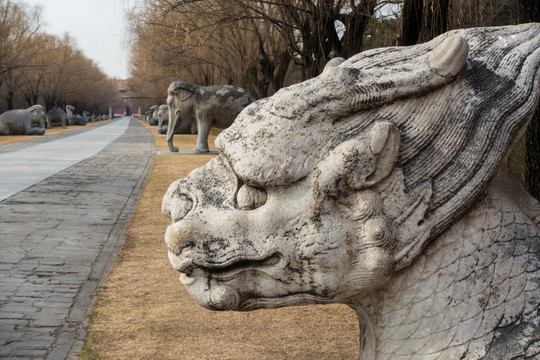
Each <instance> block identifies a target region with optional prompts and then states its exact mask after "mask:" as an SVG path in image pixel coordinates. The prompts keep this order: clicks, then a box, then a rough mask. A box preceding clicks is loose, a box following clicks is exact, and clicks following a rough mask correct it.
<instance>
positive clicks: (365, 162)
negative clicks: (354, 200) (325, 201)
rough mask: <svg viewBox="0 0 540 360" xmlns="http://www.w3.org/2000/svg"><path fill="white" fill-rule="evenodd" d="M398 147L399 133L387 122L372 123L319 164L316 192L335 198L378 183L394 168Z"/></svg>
mask: <svg viewBox="0 0 540 360" xmlns="http://www.w3.org/2000/svg"><path fill="white" fill-rule="evenodd" d="M399 144H400V133H399V130H398V129H397V128H396V127H395V126H394V125H393V124H392V123H391V122H388V121H380V122H377V123H375V124H374V125H372V126H371V128H369V129H368V130H367V131H364V132H363V133H361V134H360V135H358V136H357V137H355V138H353V139H350V140H347V141H345V142H343V143H341V144H340V145H339V146H337V147H336V148H334V149H333V150H332V151H331V152H330V154H329V155H328V156H327V157H326V158H325V159H323V160H322V161H321V162H319V164H318V166H317V168H318V170H319V171H318V172H319V174H318V177H317V181H318V188H319V191H321V192H325V193H328V194H334V195H337V194H338V193H347V192H350V191H357V190H362V189H365V188H368V187H371V186H374V185H375V184H377V183H379V182H381V181H382V180H384V179H385V178H386V177H387V176H388V175H389V174H390V173H391V172H392V170H393V169H394V165H395V163H396V161H397V158H398V155H399Z"/></svg>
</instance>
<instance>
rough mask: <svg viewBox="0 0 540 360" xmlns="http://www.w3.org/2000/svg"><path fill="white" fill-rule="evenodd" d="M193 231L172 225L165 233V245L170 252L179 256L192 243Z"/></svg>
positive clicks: (181, 225) (177, 224) (189, 228)
mask: <svg viewBox="0 0 540 360" xmlns="http://www.w3.org/2000/svg"><path fill="white" fill-rule="evenodd" d="M193 240H194V238H193V231H192V229H191V227H189V226H187V227H186V226H183V224H179V223H174V224H172V225H170V226H169V227H167V231H166V232H165V243H166V244H167V248H168V249H169V251H170V252H172V253H174V254H175V255H180V253H181V252H182V250H183V249H184V248H185V247H187V246H189V244H191V243H193Z"/></svg>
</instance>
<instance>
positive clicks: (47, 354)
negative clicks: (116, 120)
mask: <svg viewBox="0 0 540 360" xmlns="http://www.w3.org/2000/svg"><path fill="white" fill-rule="evenodd" d="M121 121H122V120H121ZM81 132H84V131H81ZM64 137H65V136H64ZM64 137H63V138H64ZM37 141H38V142H44V140H43V137H41V139H39V140H37ZM24 142H26V141H24ZM49 142H50V141H49ZM34 143H35V142H34ZM4 147H5V146H2V147H0V148H4ZM23 147H24V146H22V144H18V145H17V148H23ZM3 151H4V152H5V149H3ZM154 155H155V150H154V148H153V137H152V135H151V134H150V133H149V132H148V131H147V130H146V129H145V128H144V127H143V126H142V125H140V124H139V123H138V122H137V120H130V121H129V126H128V127H127V130H126V131H125V133H124V134H123V135H121V136H119V137H118V138H117V139H116V140H115V141H114V142H112V143H111V144H110V145H108V146H107V147H105V148H104V149H103V150H102V151H100V152H99V153H97V154H95V155H94V156H91V157H89V158H87V159H85V160H83V161H81V162H78V163H77V164H75V165H73V166H71V167H68V168H67V169H65V170H63V171H60V172H59V173H57V174H54V175H52V176H50V177H48V178H46V179H45V180H43V181H40V182H38V183H37V184H35V185H33V186H31V187H29V188H27V189H25V190H23V191H21V192H19V193H17V194H15V195H13V196H11V197H8V198H7V199H5V200H3V201H0V358H2V359H4V358H6V359H51V360H56V359H76V358H78V354H79V352H80V351H81V349H82V346H83V341H84V338H85V335H86V334H85V325H86V322H87V314H88V310H89V309H90V307H91V302H92V295H93V294H94V292H95V290H96V288H97V287H98V286H99V285H100V284H103V283H104V282H105V281H106V275H107V273H108V270H109V269H110V267H111V266H112V262H113V258H114V255H115V254H117V253H118V251H119V250H120V248H121V246H122V244H123V234H124V231H125V229H126V228H127V226H128V225H129V223H130V220H131V215H132V213H133V209H134V205H135V203H136V201H137V200H138V198H139V196H140V193H141V190H142V185H143V184H144V182H145V181H146V178H147V176H148V174H149V172H150V170H151V167H152V164H153V159H154ZM1 169H2V168H1V165H0V171H2V170H1Z"/></svg>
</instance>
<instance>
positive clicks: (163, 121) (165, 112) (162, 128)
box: [157, 105, 169, 134]
mask: <svg viewBox="0 0 540 360" xmlns="http://www.w3.org/2000/svg"><path fill="white" fill-rule="evenodd" d="M157 117H158V132H159V133H160V134H166V133H167V126H166V125H167V124H168V123H169V107H168V106H167V105H160V106H159V109H158V113H157Z"/></svg>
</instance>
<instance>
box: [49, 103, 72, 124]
mask: <svg viewBox="0 0 540 360" xmlns="http://www.w3.org/2000/svg"><path fill="white" fill-rule="evenodd" d="M46 118H47V128H48V129H50V128H52V124H58V123H61V124H62V128H63V129H65V128H66V122H67V113H66V112H65V111H64V110H63V109H62V108H59V107H58V106H55V107H53V108H52V109H51V110H49V111H48V112H47V116H46Z"/></svg>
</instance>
